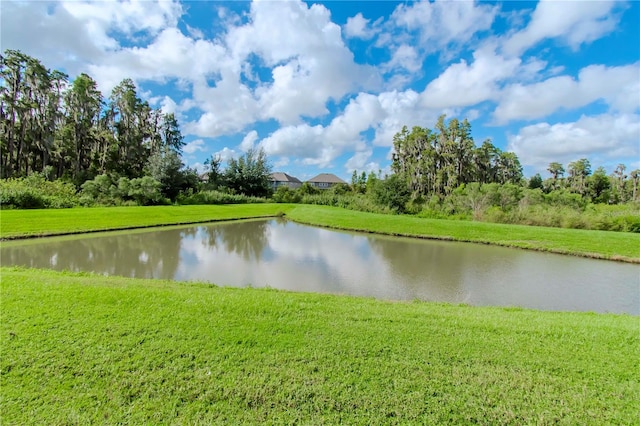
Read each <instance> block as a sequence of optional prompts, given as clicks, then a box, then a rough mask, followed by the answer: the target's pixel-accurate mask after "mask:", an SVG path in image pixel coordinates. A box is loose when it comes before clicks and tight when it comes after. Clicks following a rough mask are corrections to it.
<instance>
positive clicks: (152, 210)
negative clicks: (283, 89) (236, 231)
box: [0, 204, 289, 239]
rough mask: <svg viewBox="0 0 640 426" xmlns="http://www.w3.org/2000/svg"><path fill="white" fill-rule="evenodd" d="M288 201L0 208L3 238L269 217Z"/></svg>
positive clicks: (282, 208) (279, 212)
mask: <svg viewBox="0 0 640 426" xmlns="http://www.w3.org/2000/svg"><path fill="white" fill-rule="evenodd" d="M288 209H289V207H288V206H287V205H285V204H233V205H206V206H153V207H95V208H74V209H43V210H2V211H0V238H3V239H10V238H24V237H42V236H50V235H63V234H74V233H84V232H96V231H106V230H119V229H131V228H144V227H150V226H160V225H180V224H189V223H202V222H210V221H215V220H226V219H243V218H244V219H248V218H255V217H269V216H275V215H279V214H281V213H284V212H286V211H287V210H288Z"/></svg>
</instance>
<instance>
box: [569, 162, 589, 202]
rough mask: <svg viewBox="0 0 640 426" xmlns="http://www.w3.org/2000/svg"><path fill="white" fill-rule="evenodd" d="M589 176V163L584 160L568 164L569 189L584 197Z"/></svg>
mask: <svg viewBox="0 0 640 426" xmlns="http://www.w3.org/2000/svg"><path fill="white" fill-rule="evenodd" d="M590 174H591V163H589V160H587V159H586V158H581V159H580V160H578V161H573V162H571V163H569V184H570V185H571V189H572V190H573V191H574V192H576V193H578V194H580V195H585V193H586V189H587V177H588V176H589V175H590Z"/></svg>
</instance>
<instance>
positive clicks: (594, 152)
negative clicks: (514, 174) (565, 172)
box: [508, 114, 640, 171]
mask: <svg viewBox="0 0 640 426" xmlns="http://www.w3.org/2000/svg"><path fill="white" fill-rule="evenodd" d="M508 150H510V151H513V152H515V153H516V154H517V155H518V158H519V159H520V161H521V162H522V163H523V165H527V166H532V167H534V168H535V169H536V170H537V171H544V170H545V168H546V167H547V166H548V165H549V163H551V162H553V161H558V162H560V163H562V164H565V165H566V164H568V163H569V162H571V161H575V160H577V159H580V158H585V157H586V158H589V160H590V161H591V162H592V164H598V165H600V164H617V163H620V162H622V163H624V162H625V161H624V159H625V158H636V159H638V158H640V115H638V114H620V115H611V114H602V115H597V116H593V117H589V116H582V117H581V118H580V119H579V120H578V121H576V122H570V123H557V124H553V125H552V124H549V123H546V122H544V123H538V124H534V125H531V126H526V127H523V128H522V129H520V131H519V132H518V134H517V135H515V136H510V137H509V146H508Z"/></svg>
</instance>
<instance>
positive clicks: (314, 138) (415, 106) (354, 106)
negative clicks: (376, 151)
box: [260, 90, 442, 167]
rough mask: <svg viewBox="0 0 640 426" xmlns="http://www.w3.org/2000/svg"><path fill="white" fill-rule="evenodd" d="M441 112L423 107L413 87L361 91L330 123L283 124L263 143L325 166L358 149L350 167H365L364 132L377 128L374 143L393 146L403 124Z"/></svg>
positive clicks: (274, 151)
mask: <svg viewBox="0 0 640 426" xmlns="http://www.w3.org/2000/svg"><path fill="white" fill-rule="evenodd" d="M441 112H442V111H441V110H433V109H425V108H422V107H420V95H419V94H418V93H416V92H414V91H412V90H407V91H402V92H398V91H392V92H384V93H381V94H380V95H377V96H376V95H372V94H368V93H360V94H359V95H358V96H357V97H356V98H355V99H353V100H351V101H350V102H349V104H348V105H347V107H346V108H345V109H344V111H343V112H342V114H339V115H337V116H336V117H335V118H334V119H333V120H332V121H331V123H329V125H327V126H320V125H316V126H310V125H308V124H300V125H295V126H286V127H282V128H280V129H278V130H276V131H275V132H273V133H272V134H271V135H270V136H269V137H267V138H265V139H263V140H262V141H261V142H260V146H262V147H263V148H264V149H265V152H266V153H267V154H268V155H270V156H287V157H289V156H290V157H297V158H299V159H301V162H302V163H303V164H312V165H318V166H321V167H327V166H329V165H331V163H332V161H333V160H335V159H336V158H338V157H339V156H340V155H342V154H344V153H345V152H355V153H356V154H355V157H354V158H353V159H352V160H351V163H350V164H351V165H350V167H351V166H354V167H355V165H358V166H360V167H362V165H363V164H364V163H363V155H364V154H363V153H364V152H367V151H370V149H371V143H369V142H367V141H366V140H365V138H364V137H363V132H366V131H367V130H369V129H373V130H374V132H375V135H374V138H373V142H372V144H373V145H377V146H391V145H392V142H393V135H394V134H395V133H397V132H398V131H399V130H400V129H401V128H402V126H403V125H407V126H409V127H411V126H414V125H421V126H426V125H430V124H431V123H433V122H435V120H436V118H437V116H438V115H439V114H440V113H441ZM364 161H366V159H365V160H364Z"/></svg>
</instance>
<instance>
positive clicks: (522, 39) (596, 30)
mask: <svg viewBox="0 0 640 426" xmlns="http://www.w3.org/2000/svg"><path fill="white" fill-rule="evenodd" d="M620 4H621V2H618V1H615V0H609V1H608V0H599V1H586V2H580V3H579V4H578V3H577V2H573V1H555V0H542V1H540V2H539V3H538V5H537V6H536V9H535V11H534V12H533V14H532V16H531V20H530V22H529V24H528V25H527V26H526V28H524V29H523V30H522V31H520V32H517V33H516V34H514V35H513V36H512V37H510V38H509V40H508V41H507V42H506V43H505V51H506V52H508V53H510V54H514V55H518V54H521V53H522V52H524V51H525V50H527V49H529V48H530V47H532V46H534V45H535V44H536V43H538V42H540V41H542V40H544V39H547V38H559V39H561V40H563V41H564V42H565V43H566V44H567V45H569V46H571V47H572V48H573V49H577V48H578V47H579V46H580V45H581V44H582V43H588V42H591V41H593V40H596V39H598V38H599V37H601V36H602V35H603V34H606V33H608V32H610V31H612V30H614V29H615V27H616V25H617V23H618V21H619V18H620V13H619V9H620Z"/></svg>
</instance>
